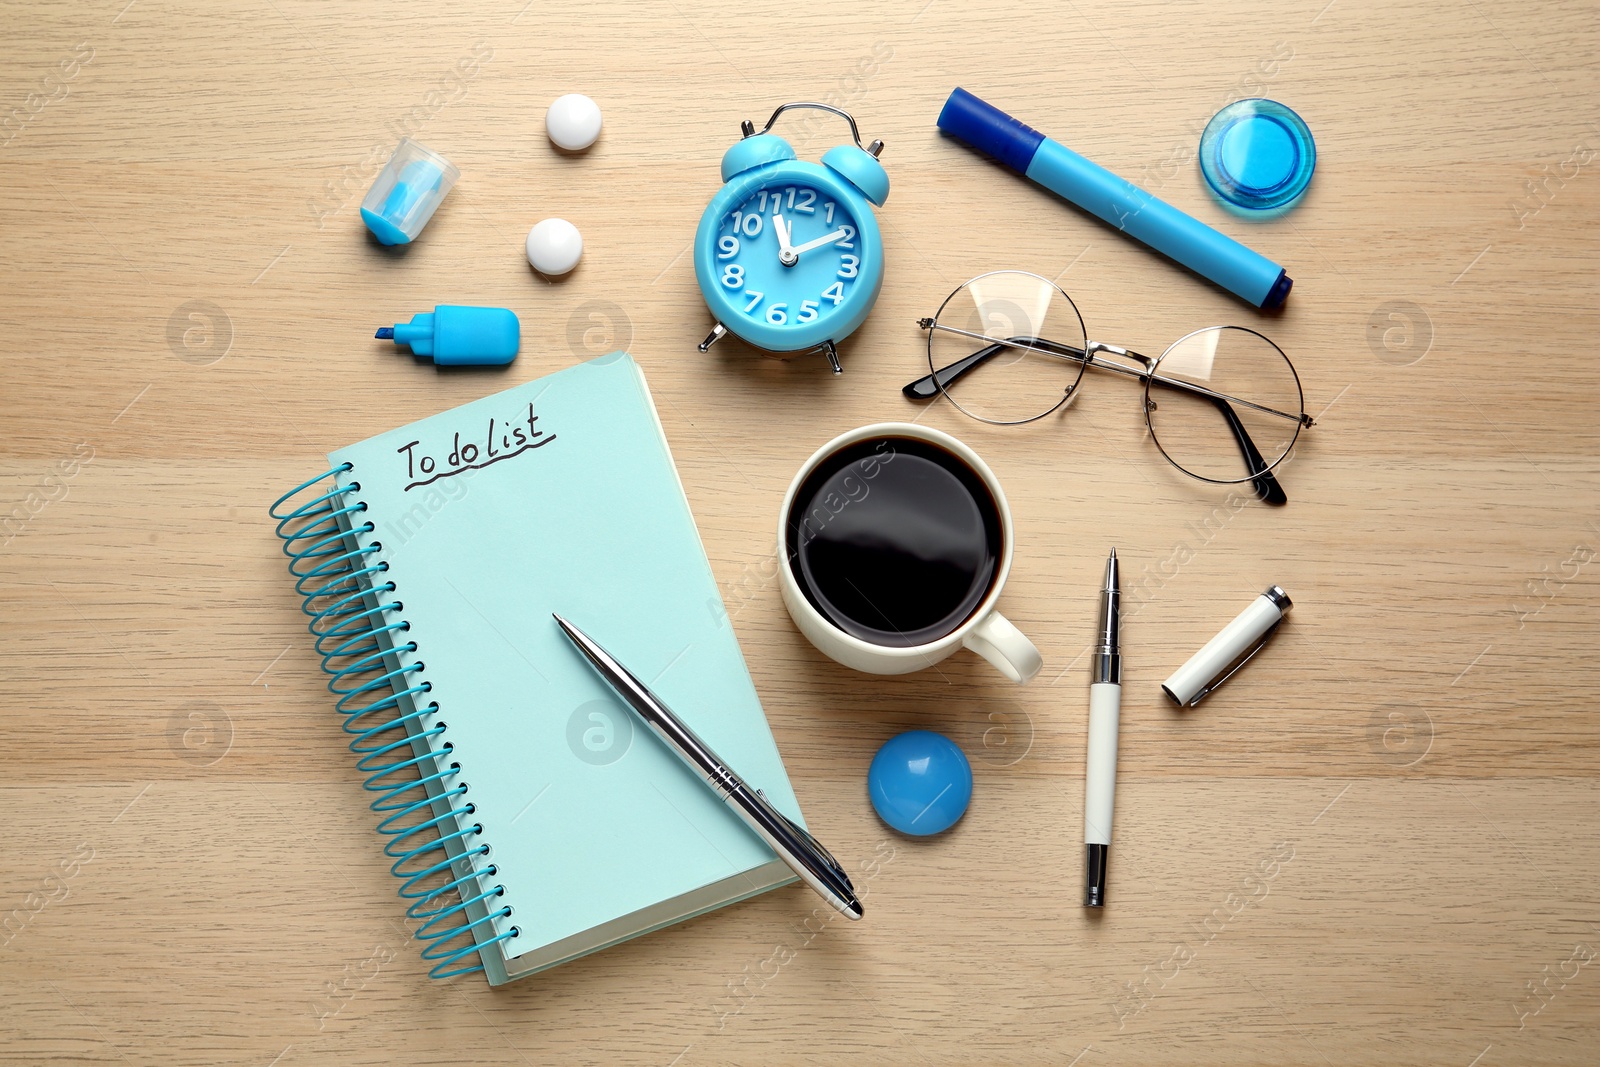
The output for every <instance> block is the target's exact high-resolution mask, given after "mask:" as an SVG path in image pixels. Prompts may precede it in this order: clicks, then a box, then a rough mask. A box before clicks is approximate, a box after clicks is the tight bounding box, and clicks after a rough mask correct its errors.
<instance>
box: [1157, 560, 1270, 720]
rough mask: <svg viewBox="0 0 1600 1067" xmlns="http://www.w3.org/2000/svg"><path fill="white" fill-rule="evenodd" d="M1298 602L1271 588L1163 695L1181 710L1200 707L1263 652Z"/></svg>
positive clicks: (1198, 655) (1167, 686)
mask: <svg viewBox="0 0 1600 1067" xmlns="http://www.w3.org/2000/svg"><path fill="white" fill-rule="evenodd" d="M1293 606H1294V602H1293V601H1291V600H1290V599H1289V594H1288V593H1285V592H1284V591H1283V589H1282V588H1280V587H1279V586H1276V585H1274V586H1271V587H1269V588H1268V589H1267V591H1266V592H1265V593H1262V594H1261V595H1260V596H1258V597H1256V598H1255V599H1254V600H1252V601H1251V602H1250V606H1249V607H1247V608H1245V609H1244V610H1243V611H1241V612H1240V613H1239V615H1238V617H1237V618H1235V619H1234V620H1233V621H1232V622H1230V623H1228V625H1226V626H1224V627H1223V628H1222V632H1221V633H1219V634H1217V636H1215V637H1213V638H1212V639H1211V640H1209V641H1207V642H1206V643H1205V647H1204V648H1202V649H1201V650H1200V651H1199V652H1196V653H1195V654H1194V655H1193V656H1190V657H1189V662H1188V663H1185V664H1184V665H1183V666H1181V667H1179V668H1178V669H1177V671H1175V672H1174V673H1173V675H1172V677H1171V678H1168V679H1167V680H1166V683H1165V684H1164V685H1162V687H1161V691H1162V692H1164V693H1166V694H1167V696H1169V697H1171V698H1172V700H1173V702H1174V703H1176V704H1177V705H1178V706H1179V707H1180V708H1181V707H1193V706H1194V705H1196V704H1198V703H1200V701H1201V700H1203V699H1204V698H1205V696H1206V694H1208V693H1210V692H1211V691H1212V690H1213V689H1215V688H1216V687H1217V686H1219V685H1221V684H1222V683H1223V682H1225V681H1227V680H1228V679H1229V678H1231V677H1233V673H1234V672H1235V671H1237V670H1238V669H1239V668H1240V667H1242V666H1244V664H1245V661H1246V660H1248V659H1249V658H1250V657H1251V656H1253V655H1255V654H1256V653H1257V652H1258V651H1260V649H1261V646H1262V645H1263V644H1264V643H1265V642H1266V639H1267V635H1268V634H1270V633H1271V632H1272V630H1273V628H1274V627H1276V626H1277V625H1278V624H1279V623H1280V622H1282V621H1283V617H1284V616H1285V615H1287V614H1288V613H1289V609H1290V608H1291V607H1293Z"/></svg>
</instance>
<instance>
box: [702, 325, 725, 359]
mask: <svg viewBox="0 0 1600 1067" xmlns="http://www.w3.org/2000/svg"><path fill="white" fill-rule="evenodd" d="M727 332H728V328H727V327H726V326H724V325H722V323H720V322H718V323H716V324H714V325H713V326H712V327H711V333H710V334H709V335H708V336H707V337H706V339H705V340H704V341H701V342H700V351H702V352H704V351H705V350H706V349H708V348H710V347H711V346H712V345H714V344H716V343H717V341H718V340H720V339H721V337H722V335H723V334H725V333H727Z"/></svg>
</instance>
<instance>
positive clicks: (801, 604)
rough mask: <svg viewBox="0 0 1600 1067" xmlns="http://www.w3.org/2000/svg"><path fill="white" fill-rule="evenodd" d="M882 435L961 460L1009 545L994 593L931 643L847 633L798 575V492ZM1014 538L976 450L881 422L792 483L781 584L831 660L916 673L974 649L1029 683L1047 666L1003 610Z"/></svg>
mask: <svg viewBox="0 0 1600 1067" xmlns="http://www.w3.org/2000/svg"><path fill="white" fill-rule="evenodd" d="M880 437H882V438H894V437H901V438H911V439H913V440H917V441H925V442H927V443H929V444H931V445H934V446H936V447H938V448H942V449H944V450H945V451H946V452H949V453H951V454H952V455H954V456H956V457H957V458H959V459H960V460H961V461H962V462H963V463H965V464H966V465H967V466H968V467H969V468H971V470H972V471H973V473H975V474H976V475H977V476H978V477H979V478H981V479H982V480H983V483H984V485H985V486H986V487H987V488H988V490H989V493H990V495H991V496H992V497H993V498H994V503H995V507H996V509H997V510H998V512H999V519H1000V535H1001V541H1002V545H1001V550H1000V555H999V565H998V566H997V567H996V568H995V573H994V578H993V580H992V581H991V582H990V583H989V588H988V590H987V591H986V592H985V593H984V596H983V599H982V600H980V601H979V602H978V606H977V607H976V608H974V609H973V611H972V613H971V614H970V615H968V616H967V618H966V620H965V621H963V622H962V623H961V625H960V626H957V627H956V628H955V629H954V630H952V631H951V632H950V633H948V634H946V635H944V636H943V637H941V638H939V639H938V640H936V641H929V642H927V643H926V644H920V645H909V646H890V645H879V644H874V643H872V642H870V641H865V640H863V639H861V638H859V637H856V636H854V635H853V634H848V633H845V632H844V631H843V630H841V629H839V627H837V626H836V625H834V624H833V623H832V622H831V621H830V620H829V619H828V618H827V617H826V616H824V615H823V614H822V613H821V612H819V611H818V610H817V608H816V607H815V606H814V605H813V604H812V603H811V601H810V600H808V599H806V595H805V593H804V592H803V591H802V590H801V588H800V583H799V581H798V579H796V577H795V574H794V566H795V560H794V554H793V552H792V551H791V549H790V545H789V535H788V525H789V511H790V509H791V508H792V507H793V506H794V499H795V494H797V493H798V492H799V491H800V487H801V485H802V484H803V483H804V482H805V480H806V478H807V477H808V476H810V474H811V472H812V471H813V470H815V469H816V468H817V467H818V465H820V464H821V463H823V462H824V461H825V460H827V459H828V458H829V457H830V456H832V455H833V454H834V453H836V452H839V451H840V450H842V449H845V448H848V447H850V446H851V445H855V444H857V443H859V442H862V441H869V440H872V439H874V438H880ZM1013 540H1014V538H1013V529H1012V524H1011V507H1010V505H1008V504H1007V503H1006V496H1005V493H1003V492H1001V490H1000V482H999V480H998V479H997V478H995V476H994V471H992V470H990V469H989V465H988V464H987V463H985V462H984V461H983V460H982V459H980V458H979V457H978V454H977V453H976V452H974V451H973V450H972V449H970V448H968V447H967V446H966V445H964V444H962V443H961V442H960V441H958V440H956V439H955V438H954V437H951V436H950V435H949V434H947V433H943V432H941V431H939V430H932V429H928V428H926V427H923V426H917V425H915V424H914V423H909V422H879V423H874V424H873V425H871V426H862V427H860V428H859V429H855V430H851V431H850V432H849V433H846V434H841V435H840V436H838V437H835V438H834V439H833V440H832V441H829V442H828V443H827V444H825V445H823V446H822V447H821V448H819V449H817V450H816V452H814V453H812V455H811V458H810V459H808V460H806V461H805V463H804V464H802V465H801V467H800V470H799V472H798V473H796V474H795V476H794V480H793V481H791V482H790V483H789V490H788V492H786V493H785V494H784V495H783V507H782V508H781V509H780V510H779V512H778V561H779V562H778V581H779V583H780V585H781V587H782V589H783V603H784V606H785V607H787V608H788V609H789V615H790V617H792V618H793V619H794V622H795V625H796V626H798V627H799V628H800V632H801V633H803V634H805V635H806V638H807V639H808V640H809V641H810V642H811V643H812V644H813V645H816V646H817V648H818V649H819V650H821V651H822V652H823V653H824V654H826V655H827V656H828V657H829V658H831V659H834V660H837V661H838V662H840V663H842V664H844V665H845V666H846V667H854V668H855V669H856V670H858V671H865V672H867V673H868V674H910V673H911V672H912V671H920V670H922V669H923V668H925V667H931V666H933V665H934V664H935V663H938V662H939V661H940V660H942V659H944V658H946V657H947V656H949V655H950V654H951V653H953V652H955V651H956V650H957V649H960V648H970V649H972V651H974V652H976V653H977V654H978V655H980V656H982V657H983V658H984V659H986V660H988V661H989V662H990V663H992V664H994V665H995V667H996V668H998V669H999V671H1000V673H1001V674H1003V675H1005V676H1006V677H1007V678H1010V679H1011V680H1012V681H1013V682H1019V683H1025V682H1027V681H1029V680H1030V679H1032V678H1033V676H1034V675H1036V674H1038V673H1039V668H1040V667H1041V666H1043V665H1044V661H1043V659H1041V658H1040V656H1039V650H1038V649H1037V648H1035V647H1034V646H1033V642H1032V641H1029V640H1028V639H1027V637H1026V636H1024V635H1023V633H1022V631H1021V630H1018V629H1017V628H1016V627H1015V626H1013V625H1012V624H1011V623H1010V621H1008V620H1007V619H1006V617H1005V616H1004V615H1001V614H1000V613H999V612H998V611H996V610H995V604H996V602H997V601H998V600H999V599H1000V591H1001V589H1003V588H1004V587H1005V584H1006V576H1007V575H1008V574H1010V573H1011V555H1012V545H1013Z"/></svg>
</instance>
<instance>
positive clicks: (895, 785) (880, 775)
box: [867, 730, 972, 837]
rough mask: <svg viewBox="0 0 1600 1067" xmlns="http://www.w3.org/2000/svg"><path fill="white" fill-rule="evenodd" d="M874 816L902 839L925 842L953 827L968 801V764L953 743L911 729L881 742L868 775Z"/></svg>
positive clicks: (934, 734)
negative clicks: (922, 839) (914, 839)
mask: <svg viewBox="0 0 1600 1067" xmlns="http://www.w3.org/2000/svg"><path fill="white" fill-rule="evenodd" d="M867 793H868V795H869V796H871V798H872V806H873V808H874V809H875V810H876V811H877V813H878V817H879V818H881V819H882V820H883V821H884V822H886V823H888V824H889V825H890V826H891V827H892V828H894V829H896V830H899V831H900V832H901V833H903V834H912V835H915V836H917V837H926V836H928V835H930V834H937V833H941V832H943V831H945V830H948V829H950V827H952V826H954V825H955V824H956V821H957V820H959V819H960V818H961V816H962V815H964V814H965V813H966V810H967V802H968V801H970V800H971V799H972V765H971V764H969V763H968V762H967V757H966V755H965V754H964V753H963V752H962V751H961V748H960V746H958V745H957V744H956V743H955V742H954V741H952V740H950V739H949V738H948V737H946V736H944V735H943V734H936V733H934V732H933V731H932V730H912V731H910V732H909V733H903V734H901V735H900V736H898V737H892V738H890V739H889V740H888V741H886V742H884V745H883V747H882V748H880V749H878V754H877V755H876V756H874V757H872V767H871V768H870V769H869V770H868V771H867Z"/></svg>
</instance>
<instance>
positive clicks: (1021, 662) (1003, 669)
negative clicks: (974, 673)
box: [961, 611, 1044, 685]
mask: <svg viewBox="0 0 1600 1067" xmlns="http://www.w3.org/2000/svg"><path fill="white" fill-rule="evenodd" d="M961 643H962V644H963V645H965V646H967V647H968V648H970V649H972V651H974V652H976V653H977V654H978V655H980V656H982V657H983V658H984V659H986V660H988V661H989V662H990V663H992V664H994V665H995V667H997V668H998V669H999V671H1000V673H1001V674H1003V675H1005V676H1006V677H1007V678H1010V679H1011V680H1012V681H1013V682H1016V683H1017V684H1019V685H1026V684H1027V683H1028V682H1030V681H1032V680H1033V676H1034V675H1036V674H1038V673H1039V668H1040V667H1043V666H1044V658H1043V657H1041V656H1040V655H1039V650H1038V649H1037V648H1034V647H1033V642H1032V641H1029V640H1028V638H1027V635H1025V634H1024V633H1023V632H1022V631H1021V630H1019V629H1017V628H1016V627H1015V626H1013V625H1011V621H1010V620H1009V619H1007V618H1006V617H1005V616H1004V615H1002V614H1000V613H999V612H998V611H993V612H990V613H989V615H988V617H987V618H985V619H984V620H983V621H982V622H980V623H978V625H976V626H974V627H973V628H972V629H971V630H970V631H968V633H967V636H966V637H965V638H963V639H962V642H961Z"/></svg>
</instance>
